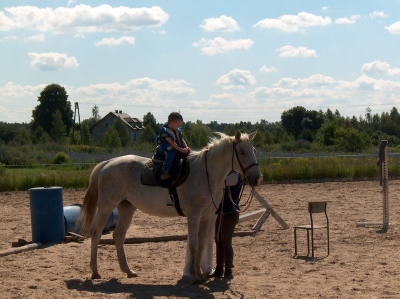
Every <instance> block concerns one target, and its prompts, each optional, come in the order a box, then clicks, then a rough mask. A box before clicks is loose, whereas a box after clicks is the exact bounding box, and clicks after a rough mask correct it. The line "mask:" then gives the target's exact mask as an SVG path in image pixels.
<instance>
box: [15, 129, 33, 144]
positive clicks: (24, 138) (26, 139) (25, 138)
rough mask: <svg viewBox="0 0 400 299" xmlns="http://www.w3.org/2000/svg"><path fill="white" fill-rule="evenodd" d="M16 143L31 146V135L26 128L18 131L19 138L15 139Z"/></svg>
mask: <svg viewBox="0 0 400 299" xmlns="http://www.w3.org/2000/svg"><path fill="white" fill-rule="evenodd" d="M14 141H15V143H16V144H18V145H29V144H31V134H30V133H29V131H28V130H27V129H26V128H25V126H21V127H20V128H19V129H18V131H17V136H16V137H15V139H14Z"/></svg>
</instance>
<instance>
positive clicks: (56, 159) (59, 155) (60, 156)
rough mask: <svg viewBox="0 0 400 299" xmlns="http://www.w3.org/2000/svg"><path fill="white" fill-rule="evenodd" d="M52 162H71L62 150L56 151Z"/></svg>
mask: <svg viewBox="0 0 400 299" xmlns="http://www.w3.org/2000/svg"><path fill="white" fill-rule="evenodd" d="M53 163H54V164H64V163H71V159H70V158H69V156H68V155H67V154H66V153H64V152H58V153H57V154H56V156H55V157H54V160H53Z"/></svg>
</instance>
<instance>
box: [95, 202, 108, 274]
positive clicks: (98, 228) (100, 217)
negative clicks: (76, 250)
mask: <svg viewBox="0 0 400 299" xmlns="http://www.w3.org/2000/svg"><path fill="white" fill-rule="evenodd" d="M111 212H112V209H111V210H110V211H109V212H107V211H103V210H102V211H100V208H99V209H98V211H97V213H96V220H95V224H94V227H93V228H92V233H91V235H92V243H91V255H90V268H91V269H92V279H99V278H101V276H100V274H99V272H98V268H97V247H98V245H99V242H100V238H101V234H102V232H103V228H104V227H105V225H106V222H107V219H108V216H109V215H110V213H111Z"/></svg>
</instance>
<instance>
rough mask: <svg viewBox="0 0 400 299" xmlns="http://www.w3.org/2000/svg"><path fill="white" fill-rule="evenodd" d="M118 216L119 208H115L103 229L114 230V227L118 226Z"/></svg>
mask: <svg viewBox="0 0 400 299" xmlns="http://www.w3.org/2000/svg"><path fill="white" fill-rule="evenodd" d="M118 216H119V215H118V210H117V208H115V209H114V210H113V211H112V213H111V214H110V216H109V217H108V219H107V223H106V226H105V227H104V229H103V231H107V230H114V228H115V227H116V226H117V221H118Z"/></svg>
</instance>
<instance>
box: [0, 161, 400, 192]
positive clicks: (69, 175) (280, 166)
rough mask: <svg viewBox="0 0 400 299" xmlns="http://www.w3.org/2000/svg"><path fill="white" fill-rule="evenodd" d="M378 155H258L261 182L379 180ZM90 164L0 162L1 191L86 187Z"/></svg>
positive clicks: (392, 173) (393, 164)
mask: <svg viewBox="0 0 400 299" xmlns="http://www.w3.org/2000/svg"><path fill="white" fill-rule="evenodd" d="M377 160H378V159H377V157H355V156H336V157H312V158H261V159H258V162H259V163H260V168H261V173H262V174H263V176H264V182H285V181H294V180H300V181H307V180H310V181H311V180H321V179H322V180H364V179H379V168H378V166H377V164H376V162H377ZM388 166H389V177H400V157H398V156H394V157H389V159H388ZM93 167H94V165H93V164H86V165H81V166H80V165H74V164H62V165H51V166H40V167H39V166H38V167H37V168H24V169H10V168H5V167H4V165H1V164H0V192H4V191H26V190H29V189H30V188H34V187H47V186H61V187H63V188H86V187H87V186H88V183H89V176H90V173H91V171H92V169H93Z"/></svg>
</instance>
